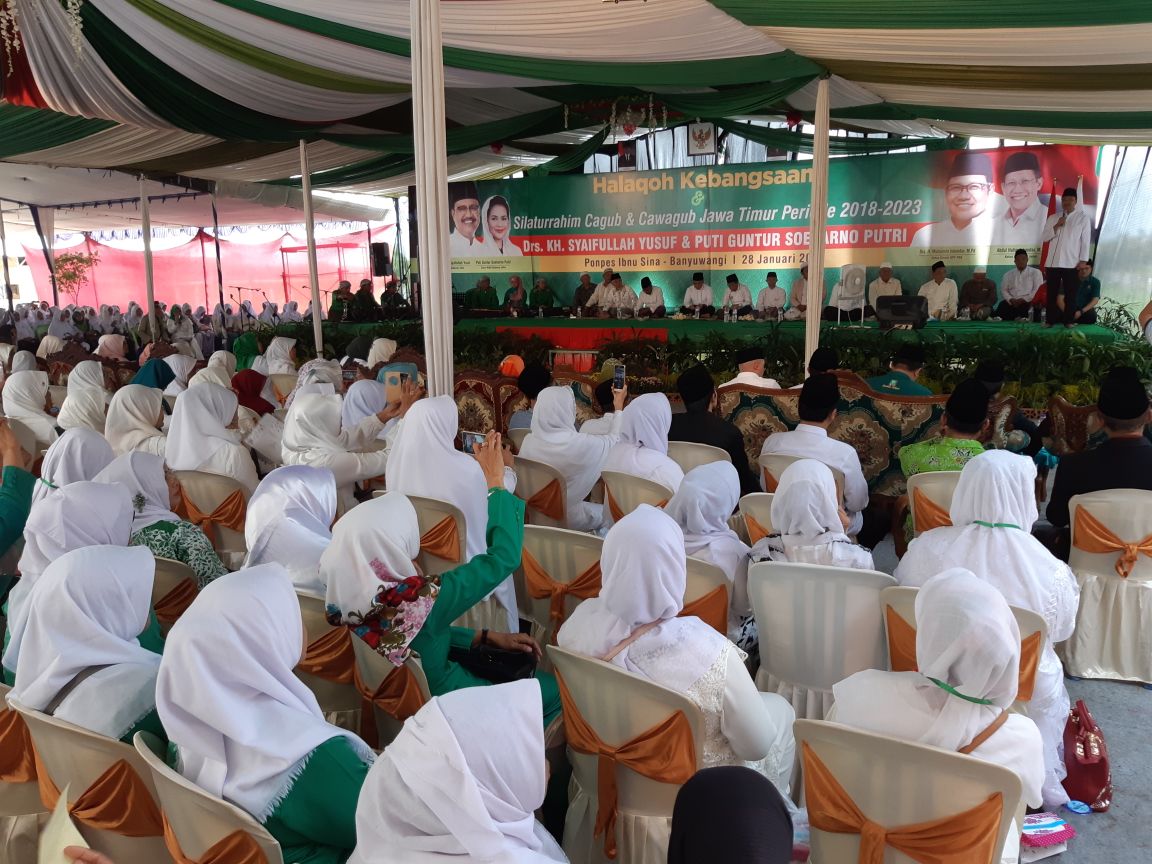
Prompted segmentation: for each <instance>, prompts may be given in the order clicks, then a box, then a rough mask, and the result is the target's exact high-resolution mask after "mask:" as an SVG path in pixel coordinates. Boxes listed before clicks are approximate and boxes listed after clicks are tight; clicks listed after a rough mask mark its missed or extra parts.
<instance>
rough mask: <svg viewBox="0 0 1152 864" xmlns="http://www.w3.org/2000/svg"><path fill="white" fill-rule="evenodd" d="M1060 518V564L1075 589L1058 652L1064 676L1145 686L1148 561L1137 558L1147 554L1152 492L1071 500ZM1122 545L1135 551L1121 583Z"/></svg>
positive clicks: (1151, 603)
mask: <svg viewBox="0 0 1152 864" xmlns="http://www.w3.org/2000/svg"><path fill="white" fill-rule="evenodd" d="M1068 511H1069V516H1070V517H1071V525H1072V551H1071V554H1070V556H1069V558H1068V564H1069V566H1071V567H1072V570H1073V572H1074V573H1075V574H1076V581H1077V582H1079V583H1080V608H1079V610H1078V612H1077V614H1076V630H1075V631H1074V632H1073V633H1072V636H1071V637H1069V639H1068V640H1067V641H1066V642H1064V643H1063V644H1062V645H1061V646H1059V648H1058V650H1059V651H1060V654H1061V658H1062V659H1063V660H1064V669H1065V671H1066V672H1067V673H1068V674H1069V675H1075V676H1077V677H1080V678H1114V679H1119V680H1123V681H1140V682H1142V683H1144V684H1152V637H1150V636H1149V634H1150V633H1152V558H1150V557H1148V554H1147V553H1146V552H1145V551H1144V550H1145V549H1149V550H1152V541H1149V539H1148V538H1149V536H1150V535H1152V492H1147V491H1144V490H1140V489H1110V490H1108V491H1106V492H1092V493H1090V494H1087V495H1076V496H1074V497H1073V498H1072V500H1071V501H1070V502H1069V504H1068ZM1081 511H1083V512H1081ZM1093 522H1094V523H1095V524H1093ZM1096 525H1099V526H1101V527H1100V528H1096V527H1095V526H1096ZM1101 529H1102V531H1101ZM1101 534H1103V538H1102V539H1096V540H1095V542H1094V541H1093V538H1099V537H1100V535H1101ZM1109 535H1110V536H1109ZM1124 544H1133V545H1135V546H1137V547H1138V551H1137V552H1136V560H1135V561H1134V562H1131V569H1130V570H1129V572H1128V575H1127V577H1126V578H1124V577H1121V575H1120V573H1119V572H1118V569H1117V568H1118V567H1119V568H1121V569H1127V566H1126V565H1125V564H1124V563H1123V562H1122V557H1123V556H1122V554H1121V549H1120V548H1119V547H1121V546H1122V545H1124ZM1090 550H1092V551H1090ZM1096 550H1099V551H1096Z"/></svg>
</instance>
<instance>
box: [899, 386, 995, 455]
mask: <svg viewBox="0 0 1152 864" xmlns="http://www.w3.org/2000/svg"><path fill="white" fill-rule="evenodd" d="M987 425H988V389H987V388H986V387H985V386H984V384H983V383H981V382H980V381H977V380H976V379H975V378H967V379H965V380H964V381H961V382H960V383H959V384H958V385H957V386H956V389H955V390H953V391H952V395H951V396H949V397H948V403H947V404H946V405H945V406H944V416H943V417H941V418H940V434H939V435H938V436H937V437H935V438H927V439H925V440H923V441H920V442H918V443H916V444H909V445H908V446H907V447H901V448H900V470H902V471H903V472H904V476H905V477H911V476H912V475H914V474H924V473H926V472H929V471H960V470H962V469H963V468H964V466H965V465H967V464H968V460H969V459H971V458H972V457H973V456H979V455H980V454H981V453H983V452H984V445H983V444H981V443H980V441H979V438H980V435H981V434H982V433H983V432H984V429H985V428H986V427H987Z"/></svg>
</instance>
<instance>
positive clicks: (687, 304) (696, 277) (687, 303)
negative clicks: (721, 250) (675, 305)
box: [680, 272, 716, 316]
mask: <svg viewBox="0 0 1152 864" xmlns="http://www.w3.org/2000/svg"><path fill="white" fill-rule="evenodd" d="M680 311H681V312H683V313H684V314H685V315H696V314H699V315H704V316H712V315H715V314H716V306H715V300H714V299H713V295H712V286H711V285H705V284H704V274H703V273H700V272H696V273H693V274H692V284H691V285H689V286H688V290H687V291H685V292H684V305H683V306H681V307H680Z"/></svg>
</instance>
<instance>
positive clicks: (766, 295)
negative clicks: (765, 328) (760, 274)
mask: <svg viewBox="0 0 1152 864" xmlns="http://www.w3.org/2000/svg"><path fill="white" fill-rule="evenodd" d="M765 281H766V282H767V283H768V284H767V285H765V286H764V287H763V288H761V289H760V293H759V295H757V297H756V314H757V317H760V318H767V319H768V320H769V321H779V320H780V318H781V316H783V314H784V306H785V304H786V303H787V302H788V295H787V294H785V293H784V289H783V288H781V287H780V286H779V285H778V284H777V283H778V281H779V277H778V276H777V275H776V271H775V270H773V271H771V272H770V273H769V274H768V276H767V278H766V279H765Z"/></svg>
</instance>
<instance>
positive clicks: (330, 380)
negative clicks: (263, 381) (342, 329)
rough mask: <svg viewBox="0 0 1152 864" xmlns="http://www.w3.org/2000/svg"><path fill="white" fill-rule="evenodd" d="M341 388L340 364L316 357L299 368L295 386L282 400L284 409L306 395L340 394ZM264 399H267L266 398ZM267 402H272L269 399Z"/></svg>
mask: <svg viewBox="0 0 1152 864" xmlns="http://www.w3.org/2000/svg"><path fill="white" fill-rule="evenodd" d="M252 368H254V369H255V368H256V367H255V366H253V367H252ZM265 374H269V373H265ZM269 384H271V381H269ZM343 388H344V370H342V369H341V368H340V364H339V363H337V362H336V361H335V360H323V359H321V358H319V357H318V358H316V359H315V360H309V361H308V362H307V363H305V364H304V365H303V366H301V367H300V372H299V374H298V375H297V377H296V386H295V387H293V388H292V391H291V392H290V393H289V394H288V397H287V398H286V399H285V400H284V407H285V408H291V407H292V403H293V401H295V400H296V398H297V397H300V396H303V395H305V394H307V393H321V394H323V395H332V394H333V393H340V392H341V391H342V390H343ZM264 398H265V399H268V397H267V396H265V397H264ZM269 401H273V400H272V399H269Z"/></svg>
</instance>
